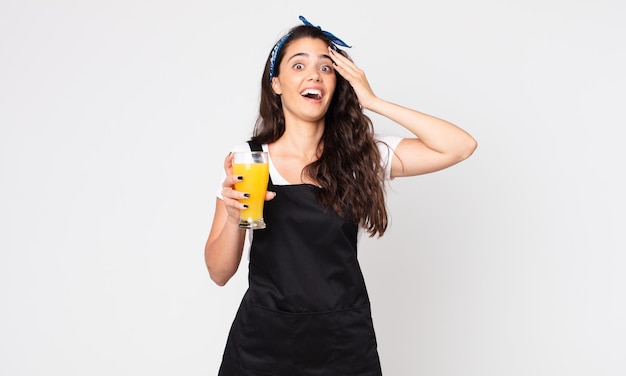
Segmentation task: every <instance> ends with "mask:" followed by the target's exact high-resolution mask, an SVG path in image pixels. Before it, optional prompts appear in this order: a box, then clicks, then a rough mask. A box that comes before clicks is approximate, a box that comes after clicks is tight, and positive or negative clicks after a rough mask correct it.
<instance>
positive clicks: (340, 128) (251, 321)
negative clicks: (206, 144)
mask: <svg viewBox="0 0 626 376" xmlns="http://www.w3.org/2000/svg"><path fill="white" fill-rule="evenodd" d="M300 19H301V20H302V21H303V22H304V25H300V26H296V27H294V28H292V29H291V30H290V31H289V32H288V33H287V34H286V35H285V36H284V37H283V38H281V39H280V40H279V41H278V42H277V43H276V45H275V47H274V48H273V50H272V52H271V53H270V55H269V56H268V58H267V62H266V64H265V70H264V72H263V78H262V80H261V103H260V112H259V118H258V120H257V123H256V126H255V129H254V135H253V137H252V140H251V142H249V143H244V144H242V145H239V146H238V147H237V148H235V150H239V149H242V148H246V149H248V148H252V149H257V150H260V149H262V150H265V151H268V152H269V155H270V183H269V184H268V194H267V197H266V200H267V202H266V205H265V209H264V218H265V221H266V223H267V228H266V229H263V230H255V231H254V233H253V235H254V236H253V238H252V240H251V243H250V244H251V246H250V253H249V288H248V290H247V292H246V294H245V296H244V298H243V300H242V303H241V306H240V308H239V310H238V312H237V315H236V317H235V320H234V322H233V325H232V327H231V331H230V334H229V336H228V340H227V344H226V348H225V351H224V356H223V361H222V365H221V368H220V373H219V374H220V375H359V376H364V375H380V374H381V366H380V362H379V357H378V352H377V348H376V337H375V334H374V329H373V325H372V319H371V313H370V306H369V299H368V296H367V290H366V287H365V283H364V281H363V276H362V273H361V270H360V268H359V264H358V261H357V240H358V234H359V231H365V232H367V233H368V234H369V235H370V236H375V235H378V236H381V235H383V233H384V232H385V230H386V228H387V210H386V206H385V184H386V182H385V181H386V180H388V179H391V178H396V177H403V176H415V175H420V174H425V173H430V172H434V171H438V170H441V169H444V168H446V167H449V166H452V165H454V164H456V163H458V162H460V161H462V160H464V159H466V158H468V157H469V156H470V155H471V154H472V152H473V151H474V150H475V148H476V141H475V140H474V139H473V138H472V137H471V136H470V135H469V134H467V133H466V132H465V131H463V130H461V129H460V128H458V127H457V126H455V125H453V124H451V123H449V122H447V121H444V120H441V119H438V118H435V117H433V116H430V115H427V114H424V113H421V112H418V111H415V110H412V109H409V108H405V107H402V106H400V105H397V104H394V103H390V102H388V101H385V100H383V99H381V98H378V97H377V96H376V95H375V94H374V92H373V91H372V89H371V88H370V85H369V83H368V81H367V79H366V76H365V74H364V73H363V72H362V71H361V70H360V69H359V68H358V67H357V66H356V65H355V64H354V63H353V62H352V61H351V59H350V58H349V57H348V55H347V54H346V53H345V52H344V51H342V50H339V49H338V48H337V46H338V45H339V46H343V47H349V46H348V45H346V44H345V43H344V42H343V41H341V40H340V39H338V38H337V37H335V36H334V35H332V34H331V33H329V32H327V31H323V30H322V29H321V28H320V27H315V26H313V25H311V24H310V23H308V21H306V20H305V19H304V18H303V17H300ZM363 109H367V110H369V111H372V112H374V113H377V114H379V115H382V116H385V117H387V118H389V119H390V120H393V121H394V122H396V123H397V124H399V125H400V126H402V127H404V128H406V129H407V130H409V131H410V132H411V133H412V134H413V135H414V136H415V137H413V138H399V137H389V136H387V137H376V136H375V135H374V131H373V126H372V122H371V120H370V119H369V118H368V117H367V116H366V115H365V114H364V113H363ZM231 163H232V155H229V156H228V157H227V158H226V159H225V161H224V170H225V175H226V176H225V178H224V181H223V184H222V187H221V192H220V194H219V195H218V198H217V201H216V208H215V216H214V220H213V224H212V227H211V231H210V234H209V237H208V240H207V242H206V247H205V260H206V265H207V268H208V271H209V274H210V277H211V279H212V280H213V281H215V283H217V284H218V285H220V286H222V285H224V284H226V283H227V281H228V280H229V279H230V278H231V277H232V276H233V274H234V273H235V272H236V271H237V269H238V267H239V263H240V261H241V258H242V254H243V249H244V242H245V239H246V232H245V230H242V229H239V228H238V226H237V224H238V222H239V212H240V210H242V209H243V208H244V206H243V204H242V203H240V202H239V201H238V200H239V199H243V198H244V197H245V196H244V195H245V192H238V191H235V190H234V189H233V184H234V183H235V182H236V181H237V179H238V177H237V176H233V174H232V168H231ZM248 235H249V236H251V235H252V232H249V233H248Z"/></svg>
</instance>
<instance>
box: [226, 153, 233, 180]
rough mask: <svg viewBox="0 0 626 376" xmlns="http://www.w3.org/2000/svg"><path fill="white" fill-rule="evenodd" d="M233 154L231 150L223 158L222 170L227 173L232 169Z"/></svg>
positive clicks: (230, 172)
mask: <svg viewBox="0 0 626 376" xmlns="http://www.w3.org/2000/svg"><path fill="white" fill-rule="evenodd" d="M234 157H235V156H234V155H233V153H232V152H230V153H228V155H227V156H226V158H224V170H225V171H226V174H227V175H230V174H232V170H233V158H234Z"/></svg>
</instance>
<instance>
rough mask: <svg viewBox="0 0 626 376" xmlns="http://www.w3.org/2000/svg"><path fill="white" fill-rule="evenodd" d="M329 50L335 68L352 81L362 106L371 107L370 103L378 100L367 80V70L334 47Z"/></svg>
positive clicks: (347, 79) (351, 83)
mask: <svg viewBox="0 0 626 376" xmlns="http://www.w3.org/2000/svg"><path fill="white" fill-rule="evenodd" d="M328 51H330V57H331V58H332V60H333V62H334V63H335V70H336V71H337V72H339V74H341V76H342V77H343V78H345V79H346V81H348V82H349V83H350V85H351V86H352V88H353V89H354V91H355V93H356V95H357V98H358V99H359V104H360V105H361V107H363V108H365V109H369V106H370V103H372V102H373V101H374V100H376V95H375V94H374V91H373V90H372V88H371V87H370V84H369V82H368V81H367V77H366V76H365V72H363V71H362V70H361V69H360V68H359V67H357V66H356V64H354V62H352V61H351V60H350V59H348V58H347V57H345V56H343V55H342V54H340V53H339V52H337V51H335V50H333V49H332V48H330V47H329V48H328Z"/></svg>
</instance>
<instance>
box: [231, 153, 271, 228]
mask: <svg viewBox="0 0 626 376" xmlns="http://www.w3.org/2000/svg"><path fill="white" fill-rule="evenodd" d="M233 154H234V157H233V174H234V175H236V176H243V180H241V181H240V182H237V183H235V190H237V191H239V192H244V193H248V194H249V195H250V197H247V198H244V199H241V200H239V202H241V203H242V204H245V205H248V207H247V208H246V209H243V210H241V217H240V219H239V227H240V228H249V229H253V230H258V229H262V228H265V221H264V220H263V205H264V204H265V193H266V192H267V182H268V180H269V165H268V156H267V153H266V152H263V151H250V152H235V153H233Z"/></svg>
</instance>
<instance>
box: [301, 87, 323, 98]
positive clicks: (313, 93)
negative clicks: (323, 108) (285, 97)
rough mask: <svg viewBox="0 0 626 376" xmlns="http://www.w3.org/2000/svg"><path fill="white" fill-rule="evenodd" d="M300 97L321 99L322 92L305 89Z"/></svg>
mask: <svg viewBox="0 0 626 376" xmlns="http://www.w3.org/2000/svg"><path fill="white" fill-rule="evenodd" d="M300 95H302V96H303V97H306V98H311V99H318V100H319V99H322V92H321V91H320V90H316V89H306V90H304V91H303V92H302V93H300Z"/></svg>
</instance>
